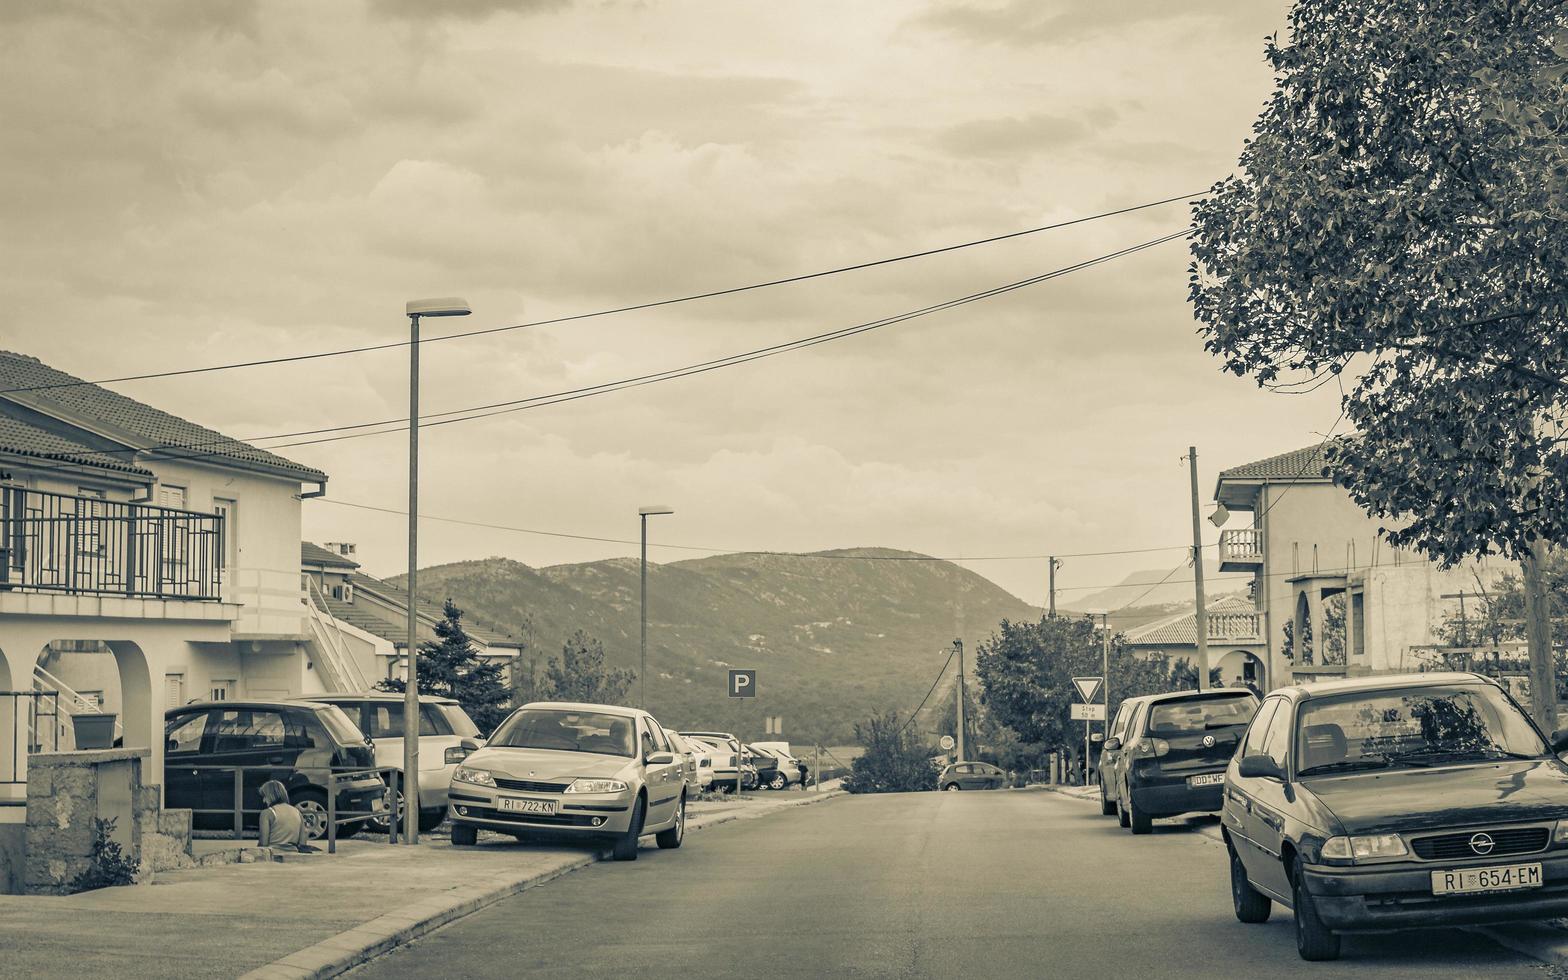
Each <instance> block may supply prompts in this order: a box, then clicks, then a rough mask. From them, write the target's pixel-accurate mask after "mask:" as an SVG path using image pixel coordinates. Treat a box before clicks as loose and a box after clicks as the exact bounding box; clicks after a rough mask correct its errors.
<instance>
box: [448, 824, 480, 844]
mask: <svg viewBox="0 0 1568 980" xmlns="http://www.w3.org/2000/svg"><path fill="white" fill-rule="evenodd" d="M477 843H479V828H478V827H475V826H473V825H472V824H466V823H456V824H453V825H452V846H453V847H473V846H474V845H475V844H477Z"/></svg>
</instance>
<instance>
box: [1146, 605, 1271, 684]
mask: <svg viewBox="0 0 1568 980" xmlns="http://www.w3.org/2000/svg"><path fill="white" fill-rule="evenodd" d="M1207 611H1208V621H1207V626H1208V648H1209V666H1210V667H1211V668H1218V669H1219V671H1220V680H1221V682H1222V683H1224V684H1226V685H1228V686H1231V687H1239V686H1245V687H1253V688H1257V689H1258V690H1260V691H1261V690H1262V689H1263V683H1264V674H1265V672H1266V671H1265V667H1264V664H1265V663H1266V659H1265V658H1266V657H1267V655H1268V650H1267V644H1266V643H1265V641H1264V636H1263V614H1262V613H1261V612H1259V611H1258V608H1257V607H1256V606H1255V605H1253V603H1252V600H1250V599H1247V598H1245V597H1242V596H1220V597H1219V598H1217V599H1211V600H1210V601H1209V608H1208V610H1207ZM1123 637H1124V639H1125V640H1126V642H1127V646H1128V647H1130V648H1131V649H1132V651H1133V653H1135V654H1137V655H1139V656H1142V657H1164V658H1165V659H1167V660H1186V661H1189V662H1191V663H1194V664H1196V663H1197V662H1198V617H1197V614H1196V613H1191V612H1184V613H1179V614H1177V615H1175V616H1171V617H1169V618H1166V619H1162V620H1158V621H1156V622H1153V623H1146V624H1145V625H1143V626H1138V627H1135V628H1133V629H1130V630H1127V631H1126V632H1125V633H1124V634H1123Z"/></svg>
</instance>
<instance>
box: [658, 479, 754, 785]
mask: <svg viewBox="0 0 1568 980" xmlns="http://www.w3.org/2000/svg"><path fill="white" fill-rule="evenodd" d="M673 513H675V511H673V510H671V509H670V508H668V507H665V506H662V505H660V504H654V505H653V506H651V507H639V508H637V517H638V519H639V520H641V521H642V561H641V562H640V563H639V565H638V573H639V577H640V578H641V580H642V591H641V595H640V597H639V598H638V600H637V617H638V619H639V620H640V621H641V622H640V626H641V631H640V633H639V638H638V648H639V650H640V651H641V658H640V660H639V664H640V666H639V669H638V672H637V705H638V707H640V708H642V710H644V711H647V710H648V518H650V517H657V516H658V515H660V514H673ZM736 758H737V759H738V758H739V756H737V757H736ZM735 768H736V770H737V771H739V769H740V767H739V766H738V765H737V766H736V767H735Z"/></svg>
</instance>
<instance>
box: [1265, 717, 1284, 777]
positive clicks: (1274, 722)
mask: <svg viewBox="0 0 1568 980" xmlns="http://www.w3.org/2000/svg"><path fill="white" fill-rule="evenodd" d="M1290 714H1291V712H1290V705H1288V704H1281V705H1280V706H1279V708H1278V710H1276V711H1275V712H1274V717H1272V718H1270V719H1269V727H1268V731H1266V732H1265V733H1264V734H1263V754H1264V755H1266V756H1268V757H1269V758H1270V759H1273V760H1274V762H1275V764H1276V765H1278V766H1279V767H1280V769H1284V768H1285V760H1286V759H1287V758H1288V757H1289V756H1290Z"/></svg>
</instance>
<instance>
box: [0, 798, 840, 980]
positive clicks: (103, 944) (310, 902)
mask: <svg viewBox="0 0 1568 980" xmlns="http://www.w3.org/2000/svg"><path fill="white" fill-rule="evenodd" d="M830 785H831V784H830ZM840 792H841V791H839V790H836V789H834V790H832V791H824V792H821V793H807V792H799V791H796V792H792V793H791V792H783V793H777V794H772V793H758V794H747V797H746V799H745V800H743V801H740V802H735V801H729V800H726V801H722V802H713V803H694V804H692V805H691V808H690V810H689V811H688V813H689V815H688V818H687V829H688V831H699V830H702V829H703V828H706V827H712V826H715V825H717V824H721V823H727V822H729V821H731V820H737V819H749V818H753V817H762V816H766V815H768V814H771V813H777V812H778V811H779V810H781V809H787V808H789V807H791V806H800V805H804V804H811V803H816V802H820V801H822V800H826V799H831V798H833V797H835V796H837V795H839V794H840ZM229 843H231V844H232V843H233V842H229ZM653 846H654V845H653V841H652V839H651V838H649V839H647V840H645V841H644V844H643V848H644V851H645V852H646V851H647V850H648V849H650V848H652V847H653ZM687 846H699V847H700V846H701V844H700V842H699V841H697V840H693V841H691V842H690V843H689V844H688V845H687ZM601 853H602V852H599V851H595V850H593V849H591V848H589V847H587V846H576V847H573V846H571V845H560V844H519V843H517V842H516V841H514V840H512V839H511V838H509V837H502V836H497V835H492V834H481V835H480V841H479V846H477V847H472V848H454V847H452V846H451V845H450V843H449V842H448V841H447V840H446V839H445V835H431V836H430V837H429V838H422V839H421V844H420V846H418V847H392V846H389V845H387V844H386V843H384V842H378V841H373V840H358V839H355V840H347V841H341V842H339V844H338V854H337V855H335V856H333V855H327V854H319V855H304V854H292V855H278V856H279V857H282V858H283V860H282V861H272V860H265V859H262V860H258V861H257V862H255V863H244V864H225V865H221V866H217V867H198V868H193V869H190V870H183V871H172V872H161V873H159V874H158V876H157V878H156V880H155V881H154V883H153V884H150V885H143V886H134V887H127V888H105V889H101V890H99V891H95V892H86V893H83V894H80V895H71V896H62V897H53V896H21V895H0V949H4V950H5V953H4V963H5V973H6V975H8V976H28V975H32V976H54V975H57V974H58V973H59V972H60V971H61V969H62V968H69V970H70V971H71V972H72V973H75V974H81V975H87V976H92V975H100V976H112V977H116V978H117V980H118V978H126V980H130V978H140V977H145V978H164V977H167V978H171V980H172V978H186V977H189V978H209V977H238V976H241V975H244V974H247V973H249V972H250V971H255V973H254V974H253V975H254V976H256V977H290V978H298V977H307V976H308V977H326V976H332V975H334V974H336V973H340V972H342V971H343V970H345V969H348V968H349V967H351V966H353V965H355V964H357V963H360V962H363V961H364V960H365V959H367V958H369V957H370V956H373V955H376V954H377V953H380V952H385V951H386V950H388V949H391V948H392V947H394V946H397V945H400V944H401V943H404V942H407V941H409V940H410V939H413V938H415V937H417V936H419V935H422V934H424V933H425V932H428V931H430V930H431V929H434V928H436V927H438V926H440V925H444V924H445V923H447V922H450V921H452V920H453V919H456V918H460V917H462V916H464V915H467V914H469V913H471V912H473V911H476V910H477V909H479V908H482V907H484V906H486V905H489V904H491V903H492V902H495V901H498V900H500V899H502V898H505V897H506V896H508V895H511V894H515V893H516V892H519V891H522V890H523V889H525V888H530V887H533V886H535V885H539V884H543V883H544V882H546V881H549V880H551V879H552V878H555V877H558V876H560V875H563V874H567V873H569V872H571V871H574V870H576V869H578V868H581V867H586V866H587V865H589V864H592V863H594V862H595V861H598V860H600V854H601ZM258 857H260V855H258ZM267 857H269V858H270V857H272V855H267Z"/></svg>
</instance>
